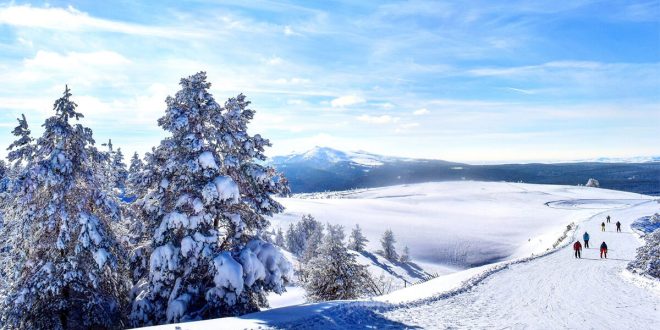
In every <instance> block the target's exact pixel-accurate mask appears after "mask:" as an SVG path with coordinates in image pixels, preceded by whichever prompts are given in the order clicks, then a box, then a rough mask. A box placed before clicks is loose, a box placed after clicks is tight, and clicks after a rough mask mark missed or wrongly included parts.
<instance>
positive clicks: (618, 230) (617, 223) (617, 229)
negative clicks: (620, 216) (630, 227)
mask: <svg viewBox="0 0 660 330" xmlns="http://www.w3.org/2000/svg"><path fill="white" fill-rule="evenodd" d="M616 231H617V232H618V233H620V232H621V222H618V221H617V222H616Z"/></svg>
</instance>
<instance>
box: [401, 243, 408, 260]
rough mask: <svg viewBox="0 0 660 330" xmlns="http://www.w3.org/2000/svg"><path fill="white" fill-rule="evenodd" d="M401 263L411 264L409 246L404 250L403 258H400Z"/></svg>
mask: <svg viewBox="0 0 660 330" xmlns="http://www.w3.org/2000/svg"><path fill="white" fill-rule="evenodd" d="M399 261H400V262H410V249H408V246H407V245H406V246H405V247H404V248H403V252H402V253H401V256H399Z"/></svg>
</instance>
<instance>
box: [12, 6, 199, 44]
mask: <svg viewBox="0 0 660 330" xmlns="http://www.w3.org/2000/svg"><path fill="white" fill-rule="evenodd" d="M0 24H6V25H11V26H17V27H28V28H39V29H49V30H63V31H83V32H84V31H105V32H115V33H124V34H133V35H143V36H154V37H162V38H173V37H201V36H203V35H202V34H201V33H199V32H194V31H186V30H185V29H181V28H174V27H154V26H145V25H140V24H131V23H125V22H120V21H114V20H107V19H101V18H96V17H92V16H89V15H88V14H86V13H84V12H81V11H79V10H76V9H75V8H74V7H71V6H69V7H67V8H57V7H33V6H30V5H9V6H4V7H0Z"/></svg>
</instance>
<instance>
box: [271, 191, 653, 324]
mask: <svg viewBox="0 0 660 330" xmlns="http://www.w3.org/2000/svg"><path fill="white" fill-rule="evenodd" d="M587 204H592V205H593V206H594V208H601V207H603V205H609V206H610V207H612V209H611V210H608V211H605V212H602V213H599V214H598V215H596V216H593V217H591V218H589V219H588V220H586V221H584V222H581V223H579V224H578V228H577V231H576V232H575V234H574V236H575V237H581V235H582V233H584V231H585V230H587V231H589V233H590V235H591V237H592V241H591V244H593V245H594V247H593V248H590V249H585V250H583V258H582V259H575V258H574V256H573V251H572V247H571V244H569V245H568V246H566V247H564V248H562V249H560V250H558V251H557V252H556V253H551V254H549V255H547V256H544V257H541V258H537V259H534V260H532V261H529V262H524V263H519V264H514V265H510V266H508V267H507V268H506V269H504V270H502V271H499V272H496V273H494V274H493V275H491V276H489V277H487V278H486V279H484V280H483V281H482V282H480V283H479V284H477V285H476V286H475V287H473V288H472V289H470V290H468V291H467V292H464V293H459V294H455V295H450V296H449V297H448V298H445V299H438V300H435V301H431V302H428V303H422V304H419V303H411V304H408V305H403V306H400V307H394V306H387V305H386V304H381V303H362V304H360V303H356V304H355V305H353V306H352V307H350V308H349V307H348V306H341V307H344V308H331V309H327V310H325V311H324V312H322V313H320V314H319V315H317V316H315V317H313V318H311V319H305V320H300V321H297V322H296V321H294V322H291V323H285V324H278V327H282V328H294V329H311V328H329V329H331V328H354V329H355V328H366V327H367V326H368V325H372V326H376V327H378V328H417V327H420V328H432V329H438V328H440V329H443V328H450V329H451V328H500V329H501V328H507V329H525V328H532V329H557V328H588V329H591V328H600V329H625V328H633V329H658V328H660V294H658V292H657V290H656V291H652V290H649V289H647V288H643V287H641V286H639V285H636V284H635V283H633V282H634V277H633V280H627V279H625V278H624V276H622V275H625V272H626V271H625V266H626V264H627V263H628V261H630V260H631V259H632V258H633V257H634V255H635V249H636V248H637V247H638V246H639V245H640V244H641V243H640V240H639V239H638V237H637V236H636V235H635V234H633V233H632V232H631V230H630V224H631V223H632V221H634V220H635V219H637V218H639V217H641V216H644V215H648V214H652V213H653V212H657V211H658V209H659V208H660V206H658V204H657V203H655V202H648V201H637V202H635V201H631V200H626V201H606V200H598V201H597V200H585V201H580V200H575V201H571V202H569V201H565V202H564V203H563V206H567V205H573V206H575V207H585V208H588V207H590V205H587ZM594 204H595V205H594ZM606 213H607V214H610V215H611V216H612V219H613V220H612V223H610V224H608V225H607V231H606V232H601V231H600V228H599V226H600V223H601V222H602V221H603V220H604V217H605V214H606ZM617 220H619V221H621V223H622V228H624V232H623V233H616V232H615V229H614V223H615V222H616V221H617ZM575 237H574V238H573V239H572V240H571V241H574V240H575ZM603 240H604V241H605V242H607V244H608V246H609V248H610V251H609V255H608V257H609V258H608V259H607V260H604V259H603V260H601V259H600V258H599V255H598V249H597V248H596V247H597V246H599V245H600V243H601V242H602V241H603Z"/></svg>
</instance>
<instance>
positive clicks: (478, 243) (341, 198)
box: [272, 181, 640, 273]
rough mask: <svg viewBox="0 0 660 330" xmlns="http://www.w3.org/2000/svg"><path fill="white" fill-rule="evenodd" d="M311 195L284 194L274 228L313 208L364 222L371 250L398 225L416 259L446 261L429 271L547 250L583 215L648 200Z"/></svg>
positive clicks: (444, 193) (350, 223)
mask: <svg viewBox="0 0 660 330" xmlns="http://www.w3.org/2000/svg"><path fill="white" fill-rule="evenodd" d="M303 196H304V197H305V198H283V199H279V201H280V202H281V203H282V204H284V206H285V207H286V209H285V211H284V213H283V214H280V215H277V216H276V217H275V218H273V220H272V225H273V227H275V228H277V227H282V229H283V230H285V231H286V228H287V227H288V226H289V224H290V223H291V222H295V221H298V220H299V219H300V217H301V216H302V214H306V213H310V214H311V215H313V216H314V217H316V219H317V220H320V221H321V222H323V223H325V222H329V223H332V224H341V225H343V226H344V227H345V228H346V229H347V230H350V228H352V227H354V226H355V224H359V225H360V227H362V229H363V233H364V234H365V236H366V237H367V238H368V239H369V243H368V245H367V249H368V250H377V249H380V237H381V236H382V234H383V232H384V231H385V229H387V228H391V229H392V230H393V231H394V235H395V236H396V239H397V241H398V248H399V250H401V249H403V247H404V246H405V245H407V246H408V247H409V248H410V253H411V255H412V257H413V261H415V262H417V263H419V264H420V265H423V266H426V267H427V268H433V266H441V268H440V267H437V268H433V269H429V271H431V272H438V273H447V272H450V271H451V268H458V269H465V268H468V267H473V266H479V265H483V264H487V263H492V262H496V261H502V260H507V259H511V258H519V257H526V256H530V255H532V254H533V253H535V254H538V253H541V252H543V251H545V250H546V249H548V248H551V247H552V245H553V244H554V243H555V242H556V239H557V238H558V237H559V236H561V234H562V233H563V231H564V230H565V229H566V225H568V224H570V223H571V222H574V221H575V220H576V219H580V218H585V217H587V216H590V215H593V214H596V213H598V212H601V211H602V210H604V209H610V208H616V207H625V206H627V205H628V204H629V203H627V202H626V200H629V202H630V203H632V200H636V199H639V198H640V195H639V194H633V193H626V192H619V191H613V190H604V189H593V188H588V187H572V186H555V185H531V184H518V183H500V182H469V181H468V182H465V181H460V182H437V183H423V184H411V185H401V186H391V187H384V188H375V189H367V190H360V191H357V192H348V193H341V194H337V193H327V194H316V195H313V197H315V198H313V199H312V198H310V197H312V195H303ZM323 197H330V198H323ZM574 199H581V200H585V201H581V202H580V203H577V204H576V203H572V202H571V201H572V200H574ZM602 199H608V200H617V201H616V203H615V204H612V203H614V202H612V201H602ZM565 200H568V201H565ZM562 201H565V202H562ZM546 203H547V204H548V205H549V206H551V207H548V205H546Z"/></svg>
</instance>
